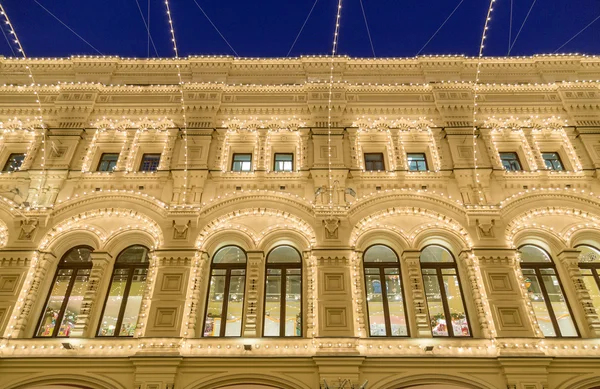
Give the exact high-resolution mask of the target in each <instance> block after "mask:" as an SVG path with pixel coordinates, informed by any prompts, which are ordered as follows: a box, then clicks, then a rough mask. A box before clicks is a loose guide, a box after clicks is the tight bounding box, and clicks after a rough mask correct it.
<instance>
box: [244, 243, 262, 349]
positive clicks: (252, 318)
mask: <svg viewBox="0 0 600 389" xmlns="http://www.w3.org/2000/svg"><path fill="white" fill-rule="evenodd" d="M247 255H248V264H247V266H246V272H247V274H246V303H245V304H244V330H243V336H244V337H248V338H254V337H258V336H260V334H261V333H262V329H261V324H262V317H261V316H260V310H259V309H258V308H259V306H260V305H261V304H260V301H261V295H262V286H263V285H264V280H263V271H261V270H262V268H263V267H264V253H263V252H262V251H249V252H247Z"/></svg>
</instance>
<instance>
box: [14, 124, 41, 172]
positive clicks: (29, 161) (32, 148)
mask: <svg viewBox="0 0 600 389" xmlns="http://www.w3.org/2000/svg"><path fill="white" fill-rule="evenodd" d="M42 131H45V130H42ZM41 144H42V135H41V134H39V133H37V132H36V133H35V135H34V136H33V139H32V140H31V143H30V145H29V148H28V149H27V155H26V156H25V159H24V160H23V163H22V164H21V168H20V169H19V170H29V169H31V167H32V166H33V160H34V159H35V157H36V155H37V152H38V150H39V148H40V145H41ZM41 157H42V156H40V158H41ZM45 163H46V161H44V164H45Z"/></svg>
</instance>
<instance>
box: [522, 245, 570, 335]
mask: <svg viewBox="0 0 600 389" xmlns="http://www.w3.org/2000/svg"><path fill="white" fill-rule="evenodd" d="M519 251H520V252H521V272H522V273H523V277H524V282H525V287H526V288H527V293H528V295H529V299H530V301H531V306H532V307H533V312H534V314H535V317H536V319H537V322H538V324H539V326H540V329H541V330H542V333H543V334H544V336H546V337H557V336H563V337H569V336H571V337H573V336H575V337H576V336H579V333H578V331H577V327H576V326H575V322H574V321H573V314H572V313H571V308H570V307H569V303H568V302H567V299H566V298H565V296H564V294H563V291H562V286H561V283H560V279H559V278H558V274H557V273H556V265H555V264H554V262H553V261H552V257H550V254H548V253H547V252H546V251H545V250H543V249H541V248H539V247H538V246H534V245H531V244H527V245H524V246H521V247H520V248H519Z"/></svg>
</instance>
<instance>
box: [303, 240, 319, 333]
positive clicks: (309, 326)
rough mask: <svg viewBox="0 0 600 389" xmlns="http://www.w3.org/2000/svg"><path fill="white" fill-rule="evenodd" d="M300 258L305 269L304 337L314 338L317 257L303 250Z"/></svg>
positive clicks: (315, 328) (315, 325) (315, 327)
mask: <svg viewBox="0 0 600 389" xmlns="http://www.w3.org/2000/svg"><path fill="white" fill-rule="evenodd" d="M302 258H303V262H304V266H305V269H306V278H305V279H306V287H305V289H304V290H305V291H306V293H305V294H304V295H305V296H306V314H305V315H304V317H305V318H306V337H307V338H314V337H315V336H316V335H317V333H316V332H317V293H316V289H315V288H316V279H317V278H316V277H317V259H316V258H315V257H314V256H313V255H312V253H311V252H310V251H305V252H303V253H302ZM303 292H304V291H303Z"/></svg>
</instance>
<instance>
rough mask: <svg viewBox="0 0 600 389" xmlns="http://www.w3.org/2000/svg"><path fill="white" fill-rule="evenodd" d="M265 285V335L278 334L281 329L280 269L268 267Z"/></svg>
mask: <svg viewBox="0 0 600 389" xmlns="http://www.w3.org/2000/svg"><path fill="white" fill-rule="evenodd" d="M266 282H267V283H266V286H265V323H264V334H265V336H279V335H280V329H281V327H280V326H281V270H280V269H268V270H267V281H266Z"/></svg>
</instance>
